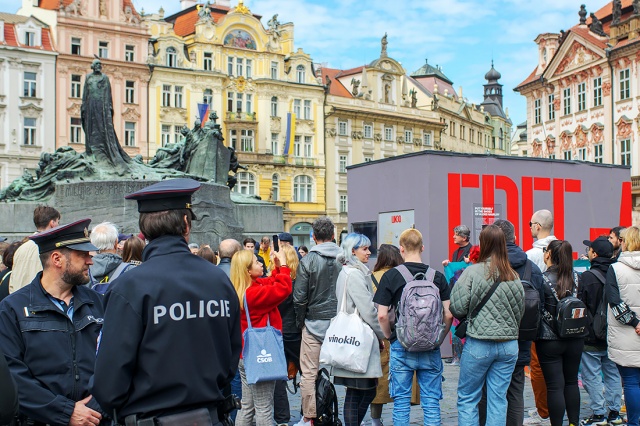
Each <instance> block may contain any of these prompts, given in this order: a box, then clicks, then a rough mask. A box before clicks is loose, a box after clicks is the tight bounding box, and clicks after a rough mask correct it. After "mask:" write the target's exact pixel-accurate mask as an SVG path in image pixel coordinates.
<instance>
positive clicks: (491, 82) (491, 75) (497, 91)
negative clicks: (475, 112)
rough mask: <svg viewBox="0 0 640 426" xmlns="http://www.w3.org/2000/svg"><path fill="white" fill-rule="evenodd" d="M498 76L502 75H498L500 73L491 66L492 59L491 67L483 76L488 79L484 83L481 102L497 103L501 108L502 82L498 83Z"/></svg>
mask: <svg viewBox="0 0 640 426" xmlns="http://www.w3.org/2000/svg"><path fill="white" fill-rule="evenodd" d="M500 77H502V75H500V73H499V72H498V71H496V69H495V68H494V67H493V60H492V61H491V69H490V70H489V72H488V73H486V74H485V75H484V78H485V80H487V81H488V83H487V84H485V85H484V102H483V104H487V103H497V104H498V105H500V108H501V109H502V84H500V83H498V80H500Z"/></svg>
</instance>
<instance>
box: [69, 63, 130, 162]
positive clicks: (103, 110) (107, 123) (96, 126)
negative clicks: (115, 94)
mask: <svg viewBox="0 0 640 426" xmlns="http://www.w3.org/2000/svg"><path fill="white" fill-rule="evenodd" d="M91 69H92V70H93V72H92V73H91V74H88V75H87V78H86V80H85V82H84V88H83V91H82V108H81V118H82V129H83V130H84V134H85V137H86V138H85V149H86V151H87V155H90V156H93V157H94V158H95V159H96V160H97V161H98V162H101V161H104V162H108V163H109V164H110V165H111V166H113V167H115V168H116V169H117V170H118V172H119V174H123V173H124V172H125V171H126V170H127V167H126V164H127V163H129V162H130V161H131V158H129V156H128V155H127V153H126V152H124V149H122V147H121V146H120V143H119V142H118V136H116V132H115V129H114V127H113V100H112V98H111V83H110V82H109V77H107V76H106V75H104V74H103V73H102V62H100V60H99V59H95V60H94V61H93V63H92V64H91Z"/></svg>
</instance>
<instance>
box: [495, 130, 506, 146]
mask: <svg viewBox="0 0 640 426" xmlns="http://www.w3.org/2000/svg"><path fill="white" fill-rule="evenodd" d="M494 148H495V147H494ZM498 149H501V150H503V151H504V130H502V129H500V133H499V137H498Z"/></svg>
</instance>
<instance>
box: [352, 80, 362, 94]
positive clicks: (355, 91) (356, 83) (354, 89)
mask: <svg viewBox="0 0 640 426" xmlns="http://www.w3.org/2000/svg"><path fill="white" fill-rule="evenodd" d="M359 88H360V80H356V78H355V77H354V78H352V79H351V94H352V95H353V96H358V93H359Z"/></svg>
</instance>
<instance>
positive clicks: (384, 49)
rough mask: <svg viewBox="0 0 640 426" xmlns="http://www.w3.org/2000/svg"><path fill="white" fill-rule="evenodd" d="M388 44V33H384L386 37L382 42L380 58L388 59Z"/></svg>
mask: <svg viewBox="0 0 640 426" xmlns="http://www.w3.org/2000/svg"><path fill="white" fill-rule="evenodd" d="M387 44H389V42H388V41H387V33H384V36H383V37H382V39H381V40H380V45H381V49H380V57H381V58H386V57H387Z"/></svg>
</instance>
